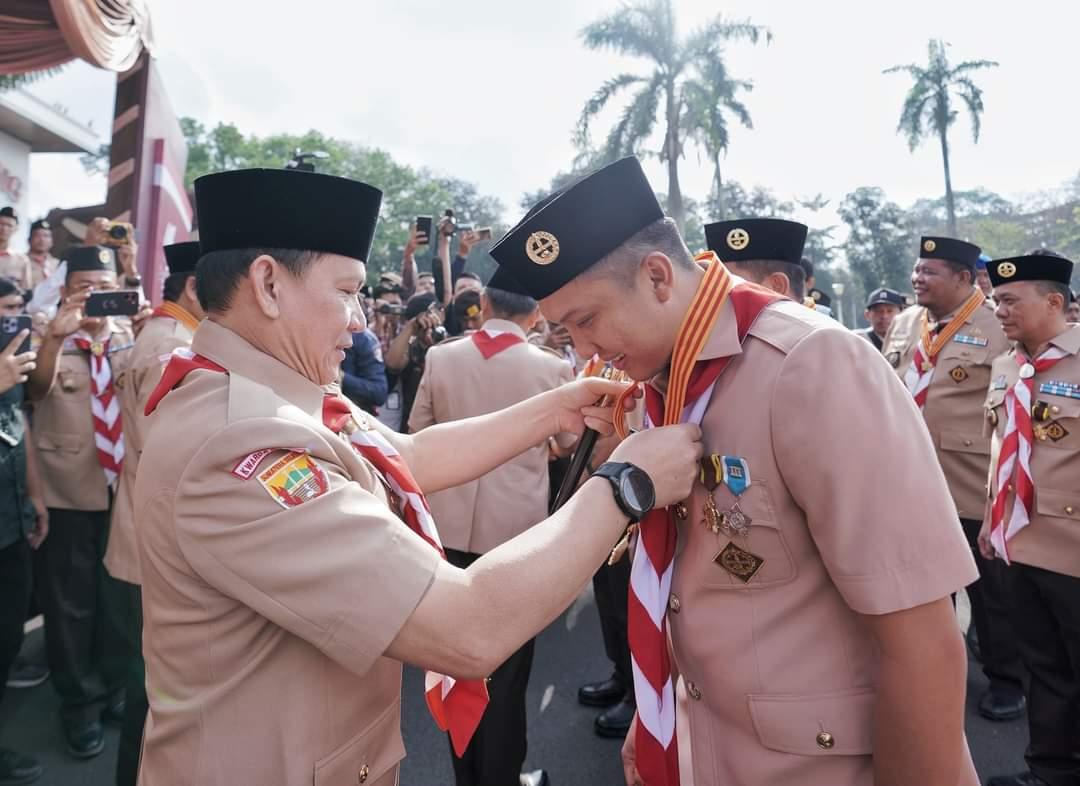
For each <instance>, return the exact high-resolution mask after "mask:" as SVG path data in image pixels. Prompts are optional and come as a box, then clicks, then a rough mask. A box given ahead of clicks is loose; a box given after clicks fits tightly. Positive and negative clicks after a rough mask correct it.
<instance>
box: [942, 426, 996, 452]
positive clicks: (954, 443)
mask: <svg viewBox="0 0 1080 786" xmlns="http://www.w3.org/2000/svg"><path fill="white" fill-rule="evenodd" d="M938 439H939V442H940V445H941V449H942V450H951V451H955V452H957V453H977V454H979V455H981V456H989V455H990V440H989V439H987V437H984V436H982V435H981V434H969V433H967V432H964V431H945V430H943V431H942V432H941V435H940V436H939V438H938Z"/></svg>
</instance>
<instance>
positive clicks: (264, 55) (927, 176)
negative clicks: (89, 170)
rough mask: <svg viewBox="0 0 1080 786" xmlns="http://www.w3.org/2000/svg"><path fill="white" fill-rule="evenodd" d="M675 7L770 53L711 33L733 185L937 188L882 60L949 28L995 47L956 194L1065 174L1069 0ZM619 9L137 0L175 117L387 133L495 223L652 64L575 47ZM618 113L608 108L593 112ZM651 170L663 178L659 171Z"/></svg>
mask: <svg viewBox="0 0 1080 786" xmlns="http://www.w3.org/2000/svg"><path fill="white" fill-rule="evenodd" d="M676 4H677V12H678V15H679V21H680V24H681V26H682V29H683V30H684V31H686V30H689V29H691V28H693V27H695V26H697V25H699V24H700V23H701V22H702V21H704V20H705V19H707V18H709V17H710V16H711V15H713V14H715V13H716V12H717V11H718V10H719V11H721V12H722V13H723V14H724V15H725V16H726V17H728V18H731V19H745V18H750V19H752V20H753V21H754V22H756V23H759V24H763V25H767V26H769V27H770V28H771V29H772V32H773V35H774V40H773V42H772V44H771V45H769V46H765V45H763V44H759V45H758V46H757V47H753V46H751V45H749V44H743V43H738V44H733V45H731V46H730V47H729V48H728V54H727V61H728V67H729V71H730V73H731V74H732V75H733V76H734V77H738V78H744V79H751V80H753V81H754V83H755V89H754V91H753V92H752V93H751V94H749V95H748V96H747V97H746V104H747V105H748V107H749V109H750V111H751V113H752V116H753V120H754V129H753V130H745V129H741V128H736V129H735V130H734V131H733V134H732V144H731V149H730V151H729V154H728V158H727V162H726V171H725V175H726V177H729V178H734V179H736V180H738V181H740V182H742V183H743V184H744V185H754V184H760V185H764V186H767V187H769V188H771V189H772V190H773V191H775V192H776V194H777V195H778V196H780V197H783V198H790V197H794V196H809V195H812V194H815V193H818V192H821V193H823V194H825V196H826V197H827V198H829V199H830V200H831V205H832V206H833V207H835V205H836V204H837V203H838V202H839V201H840V199H842V198H843V196H844V194H846V193H847V192H849V191H851V190H852V189H854V188H856V187H858V186H862V185H876V186H881V187H883V188H884V189H885V190H886V192H887V193H888V194H889V196H890V197H891V198H892V199H894V200H896V201H898V202H900V203H901V204H904V205H906V204H910V202H912V201H913V200H914V199H916V198H919V197H922V196H937V195H938V194H940V193H941V192H942V190H943V183H942V174H941V163H940V151H939V149H938V146H937V143H936V142H934V141H930V142H928V143H926V144H925V145H924V146H923V147H921V148H920V149H919V150H917V151H916V152H915V153H914V154H911V153H909V152H908V148H907V143H906V141H905V140H904V138H903V137H901V136H899V135H897V134H896V133H895V127H896V122H897V119H898V117H899V112H900V106H901V102H902V99H903V96H904V94H905V91H906V90H907V88H908V86H909V82H908V79H907V77H906V76H903V75H890V76H884V75H882V73H881V71H882V69H884V68H887V67H889V66H891V65H894V64H898V63H909V62H923V61H925V58H926V44H927V40H928V39H929V38H931V37H940V38H943V39H945V40H946V41H948V42H950V43H951V44H952V47H951V50H950V56H951V57H952V58H954V59H956V60H966V59H982V58H985V59H996V60H999V61H1000V62H1001V67H1000V68H997V69H994V70H992V71H987V72H982V73H980V74H978V75H977V77H976V78H977V80H978V84H979V85H981V86H982V87H983V88H984V90H985V102H986V113H985V115H984V117H983V133H982V137H981V140H980V142H979V144H978V145H974V144H972V141H971V135H970V124H969V122H968V119H967V118H966V116H962V117H961V118H960V119H959V120H958V121H957V124H956V125H955V126H954V129H955V130H954V132H953V135H952V143H953V159H952V165H953V179H954V186H955V187H956V188H957V189H958V190H963V189H968V188H972V187H975V186H984V187H986V188H989V189H991V190H994V191H997V192H1000V193H1002V194H1003V195H1006V196H1017V195H1019V194H1021V193H1025V192H1032V191H1036V190H1040V189H1048V188H1055V187H1057V186H1059V185H1061V184H1062V182H1063V181H1065V180H1067V179H1069V178H1071V177H1073V176H1074V175H1076V173H1077V172H1078V170H1080V145H1077V143H1076V139H1077V129H1078V128H1080V104H1078V103H1077V102H1076V101H1075V99H1074V96H1073V94H1072V89H1073V83H1074V82H1075V77H1076V76H1077V70H1078V66H1077V61H1076V55H1075V31H1076V29H1077V28H1078V27H1080V4H1078V3H1065V2H1053V1H1052V0H1049V1H1048V0H1031V1H1030V2H1027V3H1024V4H1023V5H1022V6H1016V5H1015V4H1004V3H987V2H985V0H983V1H982V2H969V1H968V0H950V2H942V0H904V2H894V3H887V4H886V3H880V2H866V1H865V0H858V1H856V0H817V2H809V3H808V2H800V1H798V0H731V2H726V3H722V4H721V3H717V2H715V1H711V0H676ZM616 7H617V5H616V3H615V2H614V1H613V0H543V2H539V1H536V2H531V3H528V4H525V3H521V2H508V0H459V2H456V3H449V4H447V3H438V4H436V3H433V2H419V1H418V0H396V2H393V3H388V2H373V1H372V0H359V1H358V2H345V0H338V2H332V1H331V0H306V1H305V2H304V3H302V4H299V5H297V4H296V3H294V2H288V3H286V2H281V0H260V2H259V3H257V4H252V3H237V2H221V0H156V1H155V3H154V6H153V12H154V15H155V16H154V22H155V24H154V26H155V30H156V34H157V39H158V46H159V48H158V52H157V54H158V57H159V59H160V64H161V68H162V72H163V74H164V77H165V80H166V84H167V87H168V90H169V93H170V96H171V98H172V102H173V105H174V108H175V110H176V112H177V114H179V115H191V116H194V117H196V118H198V119H200V120H202V121H203V122H204V123H207V124H214V123H216V122H217V121H226V122H233V123H235V124H236V125H237V126H238V127H239V128H240V129H241V130H242V131H243V132H245V133H259V134H268V133H273V132H278V131H289V132H302V131H305V130H307V129H309V128H317V129H319V130H321V131H323V132H325V133H327V134H330V135H333V136H337V137H341V138H344V139H349V140H352V141H355V142H358V143H361V144H366V145H371V146H376V147H380V148H384V149H386V150H388V151H390V153H391V154H392V155H393V156H395V157H396V158H398V159H400V160H403V161H406V162H408V163H411V164H415V165H426V166H429V167H431V168H433V169H435V170H439V171H443V172H445V173H447V174H452V175H454V176H457V177H461V178H464V179H467V180H471V181H473V182H475V183H476V184H477V185H478V186H479V188H480V190H481V191H482V192H483V193H490V194H494V195H496V196H498V197H500V198H501V199H502V200H503V201H504V203H505V204H506V206H507V215H506V216H505V218H506V220H507V221H508V222H512V221H515V220H517V218H518V217H519V213H520V211H519V208H518V201H519V199H520V197H521V194H522V193H523V192H525V191H528V190H535V189H539V188H543V187H545V186H546V185H547V184H548V182H549V180H550V178H551V176H552V175H553V174H554V173H555V172H556V171H558V170H559V169H565V168H567V166H568V165H569V163H570V160H571V159H572V157H573V146H572V144H571V140H570V135H571V131H572V129H573V127H574V124H575V122H576V120H577V117H578V114H579V112H580V111H581V108H582V106H583V104H584V103H585V101H586V100H587V99H588V97H589V96H590V95H591V94H592V93H593V91H594V90H595V89H596V88H597V87H598V86H599V85H600V84H601V83H602V82H603V80H604V79H606V78H608V77H610V76H612V75H614V74H615V73H617V72H619V71H623V70H629V71H638V72H642V73H644V72H647V69H648V64H647V63H645V62H635V61H633V60H629V59H624V58H620V57H617V56H616V55H614V54H612V53H610V52H594V51H590V50H587V49H585V48H584V47H583V46H582V45H581V43H580V39H579V37H578V34H579V32H580V30H581V28H582V27H583V26H584V25H585V24H587V23H588V22H590V21H592V20H594V19H596V18H598V17H600V16H601V15H603V14H605V13H606V12H609V11H611V10H613V9H614V8H616ZM112 84H113V76H112V75H111V74H106V73H103V72H100V71H96V70H95V69H92V68H90V67H89V66H86V65H85V64H82V63H78V64H75V65H72V66H70V67H69V68H68V69H67V71H66V72H65V73H63V74H61V75H60V76H58V77H55V78H52V79H50V80H47V81H43V82H40V83H38V84H37V85H35V86H34V88H33V90H34V92H35V93H37V94H38V95H40V96H42V97H44V98H46V99H47V100H49V101H55V102H58V103H61V104H63V105H65V106H67V107H68V110H69V112H70V114H71V116H72V117H75V118H78V119H80V120H84V121H86V120H90V121H92V122H93V126H94V128H96V129H98V130H99V133H103V132H104V131H105V130H106V129H108V127H109V125H110V119H111V115H112V95H113V88H112ZM618 111H619V108H618V107H613V108H612V109H611V110H610V111H609V113H608V114H606V115H605V116H604V125H605V126H606V125H609V124H610V123H612V122H614V119H615V117H616V116H617V114H618ZM601 131H603V128H601ZM648 169H649V173H650V177H651V179H652V182H653V185H654V187H656V188H657V190H659V191H665V190H666V177H665V175H664V173H663V171H662V170H661V168H660V165H659V164H657V163H655V162H653V163H650V164H648ZM681 171H682V180H683V189H684V192H685V193H687V194H689V195H691V196H695V197H704V196H705V194H706V193H707V192H708V188H709V184H710V178H711V174H712V173H711V166H710V165H709V163H708V161H707V160H706V159H704V158H701V159H700V160H699V159H698V157H697V155H696V154H695V153H693V152H691V153H690V155H689V157H688V158H687V160H685V161H684V162H683V164H682V167H681ZM31 181H32V182H31V189H32V194H31V202H32V211H31V212H32V213H34V214H35V215H37V214H42V213H44V212H45V211H46V210H47V209H48V208H49V207H52V206H56V205H61V206H74V205H79V204H89V203H93V202H94V201H95V200H98V201H100V200H102V199H103V198H104V191H105V183H104V178H101V177H99V178H96V179H95V178H89V177H87V176H85V175H84V174H83V173H82V170H81V167H80V166H79V164H78V162H77V159H76V157H74V156H68V157H64V156H37V157H35V161H34V165H33V170H32V172H31ZM375 185H378V184H375ZM830 220H835V218H831V219H827V220H826V222H828V221H830Z"/></svg>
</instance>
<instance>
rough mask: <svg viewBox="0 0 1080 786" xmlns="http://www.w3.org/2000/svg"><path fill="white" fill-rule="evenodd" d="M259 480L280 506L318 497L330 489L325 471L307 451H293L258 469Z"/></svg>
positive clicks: (294, 504) (295, 505)
mask: <svg viewBox="0 0 1080 786" xmlns="http://www.w3.org/2000/svg"><path fill="white" fill-rule="evenodd" d="M259 483H261V484H262V487H263V488H264V489H266V493H267V494H269V495H270V496H271V497H273V499H274V501H275V502H276V503H278V504H279V505H281V507H283V508H295V507H297V506H298V505H302V504H304V503H305V502H308V501H310V500H313V499H315V498H316V497H321V496H322V495H323V494H325V493H326V492H327V490H328V489H329V488H330V484H329V482H328V481H327V477H326V472H325V471H323V469H322V468H321V467H320V466H319V465H318V464H316V463H315V461H314V460H313V459H312V458H311V456H309V455H308V454H307V453H301V452H298V451H295V450H290V451H289V452H288V453H286V454H285V455H284V456H282V457H281V458H279V459H278V460H277V461H275V462H274V463H273V464H271V465H270V466H269V467H267V468H266V469H264V470H263V471H262V472H260V473H259Z"/></svg>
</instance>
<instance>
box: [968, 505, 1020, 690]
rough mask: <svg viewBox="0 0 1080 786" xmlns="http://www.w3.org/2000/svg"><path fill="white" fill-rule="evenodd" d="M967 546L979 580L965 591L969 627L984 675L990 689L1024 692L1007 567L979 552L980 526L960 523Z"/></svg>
mask: <svg viewBox="0 0 1080 786" xmlns="http://www.w3.org/2000/svg"><path fill="white" fill-rule="evenodd" d="M960 524H961V525H962V526H963V528H964V535H965V536H966V537H967V541H968V545H969V546H970V547H971V552H972V554H973V555H974V557H975V565H976V567H978V569H979V578H978V579H976V580H975V582H974V583H973V584H969V585H968V587H967V594H968V600H970V601H971V624H972V625H974V626H975V633H976V634H978V637H979V652H980V654H981V655H982V667H983V674H985V675H986V678H987V679H988V680H989V681H990V687H991V689H993V688H1011V689H1013V690H1015V691H1017V692H1018V693H1019V692H1021V691H1022V690H1023V680H1024V665H1023V663H1022V662H1021V660H1020V650H1019V647H1018V646H1017V642H1016V635H1015V632H1014V630H1013V623H1012V619H1011V616H1010V614H1009V602H1008V594H1007V592H1006V590H1005V570H1006V565H1005V563H1004V562H1002V561H1001V560H996V559H995V560H988V559H986V558H985V557H983V555H982V553H981V552H980V551H979V544H978V537H979V530H980V528H981V527H982V522H981V521H978V520H976V519H960Z"/></svg>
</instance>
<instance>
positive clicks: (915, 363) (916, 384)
mask: <svg viewBox="0 0 1080 786" xmlns="http://www.w3.org/2000/svg"><path fill="white" fill-rule="evenodd" d="M985 300H986V296H985V295H983V293H982V290H980V289H976V290H975V291H974V292H972V293H971V296H970V297H969V298H968V299H967V300H966V301H964V305H963V306H961V307H960V310H959V311H957V312H956V316H955V317H953V318H952V319H950V320H949V321H948V322H947V323H945V324H944V325H940V324H939V325H938V326H937V327H936V328H935V329H934V330H931V329H930V317H929V312H928V311H926V310H924V311H923V313H922V318H921V323H920V327H921V335H920V339H919V343H918V344H916V345H915V355H914V356H913V357H912V359H911V365H910V366H909V367H908V370H907V371H906V372H905V373H904V384H905V385H907V389H908V390H909V391H910V392H911V395H912V396H913V397H914V399H915V403H916V404H917V405H918V407H919V409H922V408H923V407H925V406H926V396H927V394H928V392H929V389H930V382H931V381H933V379H934V369H935V368H936V367H937V358H938V353H940V352H941V350H942V349H944V348H945V345H946V344H948V343H949V342H950V341H952V340H953V337H954V336H955V335H956V334H957V333H959V332H960V329H961V328H963V327H964V325H965V324H966V323H967V320H968V317H970V316H971V315H972V314H974V313H975V311H976V310H977V309H978V308H979V307H980V306H982V304H983V302H984V301H985Z"/></svg>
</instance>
